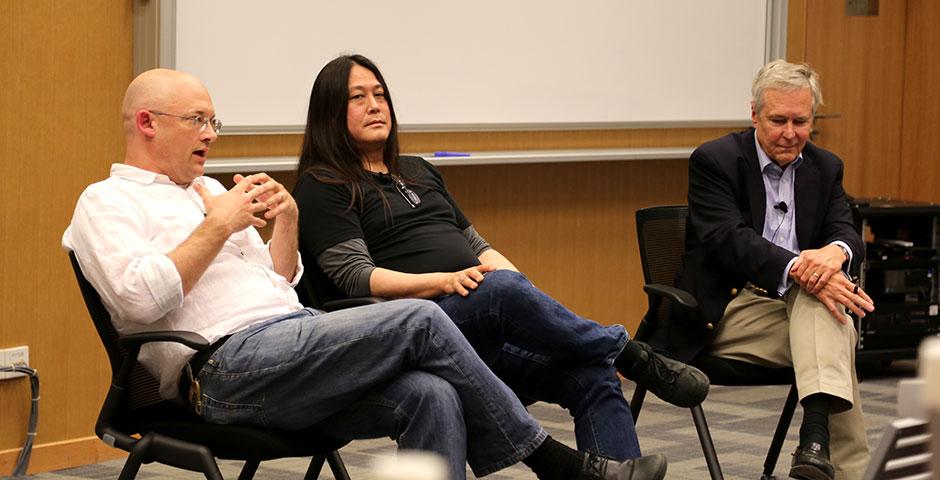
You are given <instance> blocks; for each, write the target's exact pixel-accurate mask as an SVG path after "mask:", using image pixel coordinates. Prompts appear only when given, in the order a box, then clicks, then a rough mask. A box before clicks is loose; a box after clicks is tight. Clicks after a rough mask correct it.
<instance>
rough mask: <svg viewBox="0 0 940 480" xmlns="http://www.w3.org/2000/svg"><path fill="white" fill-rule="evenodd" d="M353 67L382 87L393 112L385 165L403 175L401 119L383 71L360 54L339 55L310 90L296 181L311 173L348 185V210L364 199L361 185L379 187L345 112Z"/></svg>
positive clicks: (315, 176) (323, 178) (328, 64)
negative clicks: (399, 158) (400, 148)
mask: <svg viewBox="0 0 940 480" xmlns="http://www.w3.org/2000/svg"><path fill="white" fill-rule="evenodd" d="M353 65H359V66H360V67H363V68H365V69H368V70H369V71H371V72H372V74H373V75H375V78H376V79H377V80H378V81H379V83H380V84H381V85H382V89H383V90H384V91H385V101H386V103H387V104H388V111H389V117H390V118H389V119H388V120H389V122H390V123H389V126H390V128H389V134H388V139H387V140H386V141H385V148H384V149H383V152H382V160H383V162H384V163H385V166H386V167H387V168H388V171H389V173H392V174H399V173H400V172H399V167H398V155H399V151H398V119H397V118H396V117H395V107H393V106H392V97H391V95H390V93H389V90H388V85H386V83H385V78H384V77H382V72H380V71H379V67H377V66H375V64H374V63H372V61H371V60H369V59H368V58H366V57H364V56H362V55H342V56H339V57H337V58H335V59H333V60H332V61H330V63H327V64H326V66H324V67H323V69H322V70H320V73H319V74H317V79H316V80H315V81H314V82H313V89H312V90H311V91H310V106H309V107H308V109H307V128H306V130H305V131H304V145H303V150H302V151H301V153H300V160H299V162H298V163H297V177H298V179H299V178H300V176H302V175H304V174H305V173H309V174H311V175H313V177H314V178H316V179H317V180H319V181H321V182H323V183H330V184H342V185H347V186H348V187H349V189H350V193H351V200H350V205H349V206H350V207H352V205H353V204H355V203H356V201H357V199H358V200H359V201H361V200H362V198H363V195H362V187H361V185H362V184H363V183H365V184H370V185H375V179H374V177H373V175H372V174H371V173H370V172H369V171H368V170H366V169H365V168H364V167H363V166H362V154H361V152H360V151H359V149H358V147H357V146H356V141H355V140H354V139H353V138H352V136H351V135H350V133H349V128H348V127H347V123H346V111H347V109H348V107H349V72H350V70H352V67H353Z"/></svg>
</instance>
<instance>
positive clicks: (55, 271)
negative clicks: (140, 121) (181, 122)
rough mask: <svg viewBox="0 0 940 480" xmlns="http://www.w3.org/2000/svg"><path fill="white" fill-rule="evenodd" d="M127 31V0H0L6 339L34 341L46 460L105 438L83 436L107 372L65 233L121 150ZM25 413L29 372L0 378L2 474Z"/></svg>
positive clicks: (0, 292)
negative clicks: (86, 191) (83, 196)
mask: <svg viewBox="0 0 940 480" xmlns="http://www.w3.org/2000/svg"><path fill="white" fill-rule="evenodd" d="M131 38H132V37H131V11H130V2H118V1H103V0H97V1H91V0H89V1H53V0H3V1H2V2H0V162H2V169H0V172H2V173H0V205H3V208H2V209H0V265H2V267H0V297H2V299H0V305H2V309H0V347H10V346H15V345H24V344H25V345H28V346H29V347H30V352H29V353H30V363H31V365H32V366H34V367H35V368H37V369H38V370H39V373H40V378H41V389H42V390H41V401H40V425H39V434H38V436H37V438H36V442H37V443H38V444H39V445H40V447H41V448H37V449H36V450H35V453H34V460H33V464H34V465H35V466H39V467H40V468H41V466H57V465H67V464H75V463H76V462H85V461H87V460H88V459H90V458H95V456H96V455H98V453H97V452H98V451H99V449H98V444H100V443H101V442H100V441H97V442H90V441H88V442H84V441H82V440H81V439H82V438H87V437H90V436H93V435H94V432H93V430H92V426H93V424H94V420H95V418H96V416H97V411H98V407H99V405H100V401H101V398H102V396H103V395H102V394H103V392H104V388H105V386H106V385H107V382H108V378H109V375H110V371H109V367H108V363H107V360H106V358H105V356H104V353H103V349H102V348H101V347H100V346H99V345H100V344H99V341H98V340H97V337H96V336H95V333H94V329H93V328H92V327H91V323H90V321H89V319H88V315H87V312H85V311H84V304H83V303H82V301H81V299H80V297H79V293H78V289H77V288H76V285H75V280H74V277H72V273H71V270H70V268H69V262H68V258H67V256H66V254H65V252H64V251H63V250H62V248H61V247H60V246H59V241H60V238H61V236H62V231H63V230H64V229H65V227H66V225H68V223H69V219H70V218H71V211H72V206H73V205H74V204H75V201H76V199H77V198H78V195H79V193H81V191H82V189H83V188H84V186H85V185H87V184H89V183H91V182H92V181H94V180H96V179H100V178H102V177H103V176H105V175H107V172H108V165H109V164H110V163H112V162H115V161H120V160H121V158H122V136H121V132H120V124H119V122H118V120H117V119H118V117H117V114H118V112H119V110H120V107H119V105H120V101H121V96H122V94H123V90H124V87H125V86H126V85H127V82H128V81H129V80H130V78H131V49H130V45H131ZM28 413H29V384H28V382H27V381H26V380H24V379H18V380H9V381H3V382H0V418H2V420H0V476H2V475H7V474H9V473H10V471H11V470H12V462H13V460H14V457H13V454H12V452H9V451H8V450H10V449H14V448H18V447H19V446H20V445H21V444H22V442H23V440H24V437H25V433H26V419H27V417H28ZM55 442H65V443H64V444H63V445H62V447H60V448H59V449H58V450H57V452H56V453H55V454H54V455H49V454H48V453H47V452H49V451H50V449H49V448H48V447H45V446H46V445H48V444H52V443H55ZM76 448H77V449H78V450H84V452H85V454H84V456H82V457H81V458H70V455H72V452H73V451H75V449H76Z"/></svg>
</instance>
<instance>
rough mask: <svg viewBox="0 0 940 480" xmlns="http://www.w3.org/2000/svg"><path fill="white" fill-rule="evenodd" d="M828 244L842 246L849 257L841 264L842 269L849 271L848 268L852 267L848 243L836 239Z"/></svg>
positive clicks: (850, 250)
mask: <svg viewBox="0 0 940 480" xmlns="http://www.w3.org/2000/svg"><path fill="white" fill-rule="evenodd" d="M829 245H836V246H838V247H840V248H842V250H844V251H845V254H846V255H848V257H849V258H848V259H847V260H846V261H845V263H843V264H842V271H844V272H845V273H849V268H851V267H852V249H851V248H849V244H847V243H845V242H843V241H842V240H836V241H834V242H832V243H830V244H829Z"/></svg>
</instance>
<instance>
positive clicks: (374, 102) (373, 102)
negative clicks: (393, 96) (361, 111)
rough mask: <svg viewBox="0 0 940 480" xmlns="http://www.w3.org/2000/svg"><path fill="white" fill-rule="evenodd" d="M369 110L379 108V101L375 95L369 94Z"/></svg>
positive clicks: (374, 110) (375, 110)
mask: <svg viewBox="0 0 940 480" xmlns="http://www.w3.org/2000/svg"><path fill="white" fill-rule="evenodd" d="M368 106H369V111H370V112H377V111H378V110H379V101H378V100H376V98H375V95H369V103H368Z"/></svg>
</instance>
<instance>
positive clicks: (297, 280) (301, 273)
mask: <svg viewBox="0 0 940 480" xmlns="http://www.w3.org/2000/svg"><path fill="white" fill-rule="evenodd" d="M302 276H304V262H303V261H301V259H300V252H297V272H296V273H294V278H286V279H285V280H287V283H288V284H289V285H290V286H291V288H293V287H296V286H297V284H298V283H300V277H302Z"/></svg>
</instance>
